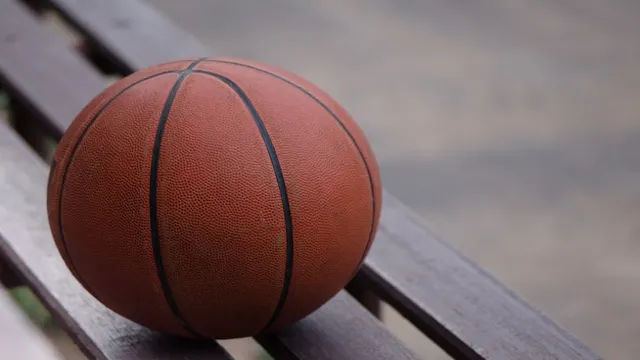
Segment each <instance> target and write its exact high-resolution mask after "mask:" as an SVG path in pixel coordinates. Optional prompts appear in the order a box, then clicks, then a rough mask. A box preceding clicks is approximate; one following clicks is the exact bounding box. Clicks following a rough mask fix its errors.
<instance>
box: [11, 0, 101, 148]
mask: <svg viewBox="0 0 640 360" xmlns="http://www.w3.org/2000/svg"><path fill="white" fill-rule="evenodd" d="M45 58H46V60H44V59H45ZM0 81H1V82H2V85H3V86H5V87H7V88H8V89H9V90H10V91H11V93H12V94H13V95H14V96H17V97H18V99H17V100H18V101H20V102H22V103H23V104H25V105H27V106H28V109H29V110H30V111H33V113H34V114H35V115H36V116H37V117H38V120H40V121H42V123H43V124H44V125H45V126H46V127H47V129H48V130H49V131H50V132H51V133H52V134H53V135H54V136H56V137H60V136H61V135H62V133H61V131H60V130H61V129H66V128H67V126H68V125H69V124H70V123H71V121H72V120H73V118H74V117H75V115H76V113H77V112H78V111H80V108H77V107H73V106H60V104H61V103H63V102H65V101H66V102H69V103H71V104H74V105H76V106H79V105H80V104H86V103H87V102H88V101H89V100H91V98H92V97H93V96H94V95H96V94H97V93H98V92H100V91H101V90H102V89H103V88H104V84H105V82H104V79H103V78H102V77H100V76H99V75H98V73H96V72H95V71H94V70H93V69H92V68H91V66H90V65H89V64H88V63H86V62H85V61H84V60H83V59H82V58H81V57H80V55H77V54H74V53H72V52H70V51H68V50H67V48H66V45H65V44H64V43H63V42H62V40H60V39H58V38H57V37H56V36H55V35H54V34H50V33H48V32H45V31H41V29H40V27H39V24H38V21H37V19H36V18H35V17H33V16H31V14H30V13H29V11H28V10H27V9H26V8H25V7H24V6H23V5H21V4H18V3H17V2H16V0H0ZM25 99H30V101H24V100H25ZM69 99H73V100H72V101H69ZM44 119H46V121H45V120H44Z"/></svg>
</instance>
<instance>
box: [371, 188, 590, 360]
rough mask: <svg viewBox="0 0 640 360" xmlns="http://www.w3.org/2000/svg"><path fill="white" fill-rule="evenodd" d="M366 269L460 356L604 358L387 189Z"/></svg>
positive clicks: (386, 292) (522, 359)
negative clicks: (441, 236)
mask: <svg viewBox="0 0 640 360" xmlns="http://www.w3.org/2000/svg"><path fill="white" fill-rule="evenodd" d="M383 196H384V209H383V210H382V220H381V222H380V228H379V231H378V235H377V238H376V240H375V243H374V245H373V247H372V249H371V252H370V254H369V256H368V258H367V260H366V266H365V269H364V270H363V272H364V276H365V277H367V278H369V279H370V280H371V282H372V283H373V284H374V285H375V286H376V287H377V290H378V292H379V293H380V295H381V296H382V297H383V298H384V299H386V300H387V301H388V302H389V303H391V304H392V305H393V306H395V307H396V308H397V309H398V310H400V312H401V313H403V314H404V315H405V316H406V317H407V318H408V319H409V320H411V321H412V322H413V323H414V324H415V325H416V326H417V327H418V328H420V329H421V330H422V331H423V332H425V333H427V334H429V336H430V337H432V338H433V339H434V340H435V341H436V342H437V343H438V344H439V345H440V346H441V347H442V348H443V349H445V350H446V351H447V352H449V353H450V354H451V355H453V356H454V357H455V358H458V359H505V360H507V359H518V360H527V359H531V360H534V359H536V360H537V359H562V360H578V359H580V360H590V359H601V357H600V356H599V355H597V354H596V353H594V352H593V351H592V350H590V349H589V348H587V347H586V346H585V345H584V344H582V343H581V342H580V341H579V340H577V339H576V338H575V337H574V336H573V335H571V334H570V333H569V332H568V331H566V330H564V329H562V328H560V327H559V326H558V325H557V324H555V323H554V322H552V321H551V320H550V319H549V318H548V317H547V316H545V315H544V314H543V313H542V312H540V311H539V310H538V309H536V308H534V307H533V306H531V305H529V304H527V303H526V302H525V301H523V300H522V299H520V298H519V297H518V296H517V295H516V294H514V293H513V292H512V291H511V290H509V289H508V288H506V287H505V286H504V285H502V284H501V283H499V282H498V281H497V280H496V279H495V278H493V277H492V276H491V275H490V274H488V273H486V272H485V271H484V270H482V269H481V268H480V267H478V266H477V265H476V264H474V263H473V262H472V261H470V260H469V259H467V258H466V257H464V256H462V255H461V254H459V253H458V252H457V251H455V250H454V249H453V248H452V247H451V246H449V245H448V244H447V243H445V242H444V241H442V240H440V239H439V238H437V237H436V236H434V235H433V234H432V233H431V232H430V231H428V230H427V229H426V228H425V227H424V226H423V225H422V224H421V220H420V219H419V218H418V216H417V215H415V214H414V213H412V212H411V211H410V210H409V209H408V208H407V207H406V206H405V205H403V204H402V203H401V202H400V201H399V200H397V199H396V198H394V197H393V196H392V195H390V194H389V193H387V192H385V193H384V195H383Z"/></svg>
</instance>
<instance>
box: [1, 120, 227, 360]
mask: <svg viewBox="0 0 640 360" xmlns="http://www.w3.org/2000/svg"><path fill="white" fill-rule="evenodd" d="M0 154H1V155H0V179H2V181H0V199H2V201H1V202H0V261H2V262H4V263H5V264H9V265H10V266H12V267H13V268H15V269H16V270H17V271H18V272H19V273H20V274H21V275H22V277H23V278H24V279H25V281H26V283H27V284H29V286H30V287H31V288H32V289H33V291H34V292H35V293H36V294H37V295H38V296H39V297H40V298H41V299H42V300H43V302H44V303H45V305H46V306H47V307H48V308H49V309H50V311H51V312H52V313H53V314H54V315H55V316H56V318H58V319H59V321H60V323H61V324H63V326H65V327H66V329H67V330H68V331H69V333H70V335H71V336H72V337H73V338H74V339H75V340H76V342H77V343H78V345H79V346H80V347H81V348H82V350H83V351H84V352H85V353H87V355H89V356H91V357H92V358H98V359H114V360H115V359H118V360H129V359H131V360H134V359H176V358H179V359H194V360H195V359H202V360H204V359H230V358H231V357H230V356H229V355H228V354H227V353H226V352H225V351H224V350H223V349H222V348H221V347H220V346H219V345H217V343H215V342H213V341H210V342H193V341H186V340H180V339H176V338H171V337H167V336H161V335H159V334H157V333H154V332H152V331H150V330H148V329H145V328H143V327H141V326H139V325H136V324H134V323H132V322H130V321H128V320H126V319H124V318H122V317H120V316H118V315H116V314H115V313H113V312H112V311H110V310H108V309H106V308H105V307H104V306H103V305H101V304H100V303H99V302H98V301H97V300H95V299H94V298H93V297H91V295H89V294H88V293H87V292H86V291H85V290H84V289H83V288H82V286H81V285H80V284H79V283H78V282H77V281H76V280H75V279H74V278H73V276H72V275H71V273H70V272H69V270H68V269H67V267H66V266H65V265H64V262H63V261H62V259H61V258H60V255H59V253H58V250H57V249H56V247H55V244H54V242H53V238H52V237H51V234H50V231H49V226H48V222H47V214H46V209H45V206H44V204H45V201H46V200H45V199H46V182H47V174H48V167H47V165H46V164H45V163H44V161H43V160H42V159H40V158H39V157H38V156H37V155H36V154H35V153H34V152H33V151H32V150H31V149H30V148H29V147H28V146H27V145H26V143H25V142H24V141H23V140H22V139H20V138H19V137H18V135H17V134H15V133H14V132H13V130H11V129H10V128H9V127H8V126H6V125H5V124H2V123H0Z"/></svg>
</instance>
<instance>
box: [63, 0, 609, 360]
mask: <svg viewBox="0 0 640 360" xmlns="http://www.w3.org/2000/svg"><path fill="white" fill-rule="evenodd" d="M50 1H51V2H52V3H56V4H58V5H57V6H58V7H59V8H60V9H61V10H63V9H62V8H63V6H62V5H61V4H63V3H64V4H65V5H66V10H64V11H66V12H67V13H69V14H71V13H72V12H73V14H74V16H80V17H83V19H84V20H83V22H84V23H86V24H91V22H92V21H91V20H96V21H97V19H94V18H92V17H91V16H95V15H96V13H95V12H94V13H93V14H92V12H91V11H90V10H89V9H88V8H89V7H90V6H89V5H87V6H83V5H81V4H80V3H84V2H83V1H80V0H50ZM99 1H100V0H91V1H87V3H94V2H99ZM126 2H127V0H121V1H115V2H114V4H116V5H115V6H113V8H114V9H106V8H101V11H103V12H105V13H106V12H109V11H113V14H116V13H119V12H121V11H124V10H123V9H125V8H126V6H127V5H126V4H125V3H126ZM136 6H137V5H136ZM109 16H112V15H111V14H110V15H109ZM129 16H130V19H131V21H133V22H137V21H141V22H143V21H145V16H141V17H140V19H135V20H134V17H137V16H136V13H130V15H129ZM89 28H91V26H87V29H89ZM94 28H96V29H97V28H98V26H94ZM97 31H98V30H94V32H97ZM99 31H100V32H102V33H103V35H102V36H103V37H110V36H115V35H109V34H108V33H109V32H111V31H114V30H113V29H111V28H109V27H105V26H101V27H99ZM119 31H120V30H119ZM136 32H137V30H136V29H135V28H129V29H127V33H128V35H127V37H128V38H129V39H134V38H135V39H141V38H142V37H144V38H145V41H148V43H147V44H145V45H144V47H143V48H144V49H145V50H144V51H148V52H149V53H150V54H156V55H154V56H158V58H157V59H172V58H175V57H177V56H180V54H192V53H194V54H195V53H200V52H201V51H202V48H203V46H202V45H200V44H197V45H194V44H193V42H192V40H191V37H187V38H185V39H186V40H185V41H179V40H175V42H178V43H181V44H188V45H185V47H184V48H181V49H180V50H179V51H176V50H174V49H172V48H171V47H167V46H164V45H163V44H161V39H162V37H163V36H167V34H166V33H164V32H162V33H157V34H156V33H150V32H144V31H142V32H140V33H138V34H136ZM181 33H183V32H181V31H180V32H177V33H174V35H169V36H170V37H171V38H172V39H178V37H179V36H181V35H179V34H181ZM143 35H144V36H143ZM148 37H152V38H155V40H150V39H149V38H148ZM141 43H142V42H141ZM158 44H159V45H158ZM137 45H139V44H135V43H133V42H124V43H122V44H121V45H119V46H121V47H122V48H124V46H127V47H128V48H127V51H131V52H132V53H136V52H138V53H140V51H139V50H137V49H136V46H137ZM154 46H155V47H154ZM204 52H205V53H207V51H204ZM111 54H112V55H114V56H118V55H117V52H116V51H113V50H111ZM139 59H141V60H137V61H130V62H129V64H131V66H132V70H135V69H136V68H139V67H141V66H147V65H149V64H152V63H153V62H154V61H155V62H157V61H156V60H155V59H154V58H153V57H152V56H148V57H146V56H145V55H144V54H140V55H139ZM383 206H384V209H383V212H382V219H381V224H380V231H379V234H378V236H377V240H376V242H375V243H374V246H373V248H372V251H371V254H370V256H369V257H368V259H367V260H366V267H365V270H364V274H365V275H366V277H367V278H369V280H371V281H372V282H373V283H374V284H375V285H376V286H377V290H378V291H379V292H380V293H381V294H382V295H383V296H384V297H385V298H386V299H387V300H388V301H390V302H391V303H392V304H393V305H395V306H396V307H397V308H398V309H399V310H400V311H402V312H403V313H404V314H405V315H406V316H408V317H409V318H410V319H411V320H412V321H413V322H414V323H415V324H416V325H417V326H418V327H419V328H420V329H422V330H423V331H424V332H425V333H427V334H429V335H430V336H432V337H433V338H434V339H435V340H436V341H437V342H438V343H439V344H440V345H441V346H442V347H444V348H445V349H446V350H447V351H448V352H449V353H451V354H453V355H455V356H457V357H459V358H462V359H478V358H490V359H503V358H504V359H511V358H517V359H540V358H550V359H553V358H559V359H599V358H600V357H599V356H598V355H596V354H595V353H593V352H592V351H591V350H589V349H588V348H587V347H586V346H584V345H583V344H582V343H581V342H579V341H578V340H576V339H575V338H574V337H573V336H572V335H571V334H570V333H569V332H567V331H565V330H563V329H561V328H560V327H559V326H557V325H556V324H554V323H553V322H552V321H551V320H549V319H548V318H547V317H546V316H545V315H543V314H542V313H541V312H540V311H538V310H536V309H535V308H533V307H532V306H530V305H528V304H527V303H526V302H524V301H523V300H521V299H520V298H519V297H517V296H516V295H515V294H514V293H513V292H512V291H510V290H509V289H507V288H506V287H504V286H503V285H501V284H500V283H499V282H497V281H496V280H495V279H494V278H493V277H491V276H490V275H488V274H487V273H486V272H484V271H483V270H481V269H480V268H479V267H477V266H476V265H475V264H474V263H473V262H471V261H470V260H468V259H467V258H465V257H464V256H462V255H460V254H459V253H458V252H456V251H455V250H454V249H452V248H451V247H449V246H448V245H447V244H446V243H444V242H442V241H440V240H438V239H437V238H435V237H434V236H432V235H431V234H430V232H429V231H428V230H426V228H425V227H424V226H422V225H421V224H420V223H419V221H418V220H416V218H417V216H416V215H414V214H413V213H412V212H411V211H409V210H408V209H407V208H406V207H404V206H403V205H402V204H400V203H399V202H398V201H397V200H396V199H395V198H393V197H392V196H391V195H389V194H388V193H386V192H385V199H384V205H383Z"/></svg>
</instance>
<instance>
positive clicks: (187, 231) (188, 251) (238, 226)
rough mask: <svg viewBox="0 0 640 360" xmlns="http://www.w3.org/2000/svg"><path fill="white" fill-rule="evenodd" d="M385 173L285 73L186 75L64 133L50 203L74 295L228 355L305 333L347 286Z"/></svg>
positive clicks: (109, 105) (320, 95) (351, 131)
mask: <svg viewBox="0 0 640 360" xmlns="http://www.w3.org/2000/svg"><path fill="white" fill-rule="evenodd" d="M381 201H382V195H381V185H380V175H379V169H378V165H377V162H376V159H375V157H374V154H373V152H372V150H371V148H370V146H369V144H368V142H367V139H366V138H365V135H364V133H363V131H362V130H361V129H360V128H359V126H358V125H357V124H356V123H355V122H354V120H353V119H352V118H351V117H350V116H349V114H348V113H347V111H345V109H343V108H342V107H341V106H340V105H339V104H338V103H337V102H336V101H335V100H333V99H332V98H331V97H330V96H329V95H327V94H326V93H325V92H323V91H322V90H320V89H319V88H318V87H316V86H314V85H313V84H311V83H310V82H308V81H306V80H304V79H302V78H301V77H299V76H296V75H294V74H292V73H290V72H287V71H285V70H282V69H279V68H276V67H273V66H268V65H264V64H260V63H257V62H253V61H248V60H241V59H229V58H204V59H184V60H178V61H173V62H168V63H164V64H159V65H155V66H152V67H149V68H146V69H143V70H140V71H137V72H135V73H133V74H131V75H129V76H127V77H125V78H123V79H121V80H119V81H117V82H115V83H113V84H112V85H110V86H109V87H107V88H106V89H105V90H104V91H103V92H102V93H100V94H98V95H97V96H96V97H95V98H93V99H92V100H91V101H90V102H89V103H88V104H87V106H86V107H85V108H84V109H82V110H81V111H80V112H79V114H78V115H77V117H76V118H75V119H74V120H73V122H72V123H71V125H70V126H69V128H68V129H67V131H66V133H65V134H64V136H63V138H62V140H61V141H60V143H59V145H58V147H57V149H56V151H55V155H54V159H53V163H52V166H51V172H50V174H49V183H48V188H47V209H48V217H49V224H50V227H51V232H52V234H53V237H54V239H55V243H56V246H57V249H58V250H59V252H60V254H61V256H62V258H63V260H64V262H65V263H66V265H67V267H68V268H69V270H70V271H71V273H72V274H73V275H74V276H75V278H76V279H77V280H78V282H79V283H80V284H81V285H82V286H83V287H84V288H85V289H86V290H87V291H88V292H89V293H90V294H91V295H92V296H93V297H95V298H96V299H97V300H98V301H100V302H101V303H102V304H104V305H105V306H106V307H107V308H109V309H111V310H113V311H114V312H116V313H118V314H120V315H121V316H123V317H125V318H128V319H130V320H132V321H134V322H136V323H138V324H140V325H143V326H145V327H148V328H150V329H152V330H155V331H159V332H163V333H169V334H174V335H178V336H185V337H196V338H215V339H228V338H239V337H247V336H253V335H257V334H260V333H266V332H272V331H276V330H278V329H281V328H283V327H285V326H287V325H289V324H292V323H294V322H296V321H297V320H300V319H302V318H304V317H306V316H307V315H309V314H310V313H312V312H313V311H314V310H316V309H317V308H318V307H320V306H321V305H323V304H324V303H326V302H327V301H329V300H330V299H331V298H332V297H333V296H334V295H336V294H337V293H338V292H339V291H340V290H341V289H342V288H343V287H344V286H345V285H346V284H347V283H348V282H349V281H350V280H351V279H352V277H353V276H354V275H355V274H356V272H357V271H358V269H359V268H360V267H361V265H362V263H363V261H364V258H365V256H366V254H367V252H368V251H369V248H370V246H371V244H372V241H373V239H374V236H375V233H376V228H377V224H378V218H379V215H380V206H381Z"/></svg>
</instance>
